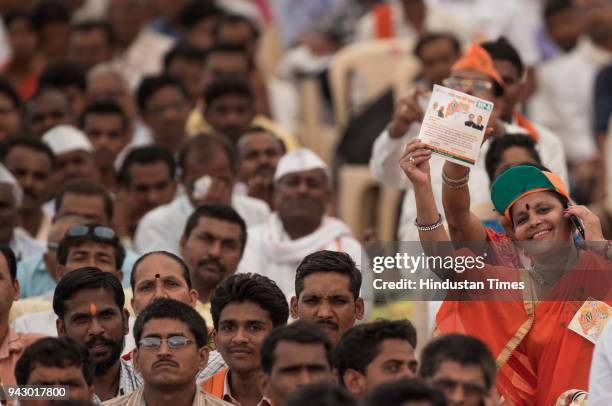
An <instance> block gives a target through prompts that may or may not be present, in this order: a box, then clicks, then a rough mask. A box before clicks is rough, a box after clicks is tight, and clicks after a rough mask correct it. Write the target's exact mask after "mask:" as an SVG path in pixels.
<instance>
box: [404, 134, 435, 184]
mask: <svg viewBox="0 0 612 406" xmlns="http://www.w3.org/2000/svg"><path fill="white" fill-rule="evenodd" d="M430 158H431V151H430V150H429V149H426V148H425V144H423V142H421V140H420V139H418V138H415V139H413V140H410V141H409V142H408V143H407V144H406V147H405V148H404V153H403V154H402V157H401V158H400V161H399V164H400V166H401V167H402V170H403V171H404V173H405V174H406V176H407V177H408V179H410V182H412V184H413V185H414V187H425V186H431V177H430V173H429V159H430Z"/></svg>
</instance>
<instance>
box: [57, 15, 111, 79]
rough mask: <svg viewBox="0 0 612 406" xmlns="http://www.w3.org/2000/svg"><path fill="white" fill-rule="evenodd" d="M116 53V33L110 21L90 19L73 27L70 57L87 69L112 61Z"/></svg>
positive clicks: (69, 49) (69, 50)
mask: <svg viewBox="0 0 612 406" xmlns="http://www.w3.org/2000/svg"><path fill="white" fill-rule="evenodd" d="M114 53H115V33H114V31H113V28H112V27H111V25H110V24H109V23H108V22H106V21H95V20H89V21H83V22H81V23H78V24H76V25H73V26H72V27H71V30H70V42H69V48H68V55H69V58H70V60H72V61H74V62H77V63H78V64H79V65H81V67H82V68H83V69H85V70H86V71H89V70H90V69H91V68H93V67H94V66H96V65H98V64H100V63H104V62H108V61H110V60H111V59H112V58H113V56H114Z"/></svg>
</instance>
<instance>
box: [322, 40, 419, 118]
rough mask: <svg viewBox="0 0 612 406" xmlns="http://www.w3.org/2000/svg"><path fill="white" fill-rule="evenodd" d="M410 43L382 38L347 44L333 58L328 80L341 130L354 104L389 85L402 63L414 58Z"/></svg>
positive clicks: (355, 108)
mask: <svg viewBox="0 0 612 406" xmlns="http://www.w3.org/2000/svg"><path fill="white" fill-rule="evenodd" d="M413 47H414V41H413V40H406V39H398V38H393V39H384V40H372V41H365V42H359V43H356V44H353V45H349V46H347V47H345V48H343V49H342V50H340V51H338V53H337V54H336V55H334V56H333V58H332V60H331V64H330V68H329V79H330V86H331V92H332V98H333V103H334V113H335V117H336V123H337V124H338V125H339V126H340V127H342V126H343V125H344V124H346V122H347V121H348V118H349V116H350V114H351V113H352V112H354V111H356V110H357V105H363V104H365V103H366V102H368V101H371V100H372V99H374V98H375V97H376V96H378V95H379V94H380V93H382V92H383V91H384V90H385V89H386V88H388V87H389V86H392V85H393V83H394V79H395V71H396V69H397V68H398V66H401V63H402V61H405V60H407V59H408V60H410V59H414V58H415V57H414V56H413V55H412V52H411V51H412V49H413Z"/></svg>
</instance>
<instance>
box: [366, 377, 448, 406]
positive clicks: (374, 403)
mask: <svg viewBox="0 0 612 406" xmlns="http://www.w3.org/2000/svg"><path fill="white" fill-rule="evenodd" d="M410 401H420V402H429V403H430V404H431V405H432V406H446V399H445V398H444V394H443V393H442V392H440V391H439V390H438V389H435V388H432V387H431V386H429V385H427V384H425V383H424V382H422V381H420V380H418V379H402V380H400V381H394V382H387V383H383V384H382V385H380V386H378V387H376V388H374V389H373V390H372V392H370V393H369V394H368V396H367V404H368V405H369V406H389V405H403V404H405V403H406V402H410Z"/></svg>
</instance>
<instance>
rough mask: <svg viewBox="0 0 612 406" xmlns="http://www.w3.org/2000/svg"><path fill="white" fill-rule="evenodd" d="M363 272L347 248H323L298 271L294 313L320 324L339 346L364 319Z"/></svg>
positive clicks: (293, 316)
mask: <svg viewBox="0 0 612 406" xmlns="http://www.w3.org/2000/svg"><path fill="white" fill-rule="evenodd" d="M360 289H361V272H359V269H357V266H356V265H355V261H353V259H352V258H351V256H350V255H348V254H346V253H344V252H335V251H319V252H315V253H312V254H310V255H308V256H306V257H305V258H304V260H303V261H302V262H301V263H300V264H299V265H298V267H297V270H296V275H295V296H293V297H292V298H291V317H292V318H294V319H298V318H299V319H300V320H307V321H311V322H314V323H315V324H317V325H318V326H319V327H320V328H321V330H322V331H323V332H324V333H325V334H326V335H327V336H328V337H329V339H330V341H331V343H332V345H333V346H334V347H335V346H336V345H337V344H338V342H339V341H340V338H341V337H342V335H343V334H344V333H345V332H346V331H347V330H348V329H350V328H351V327H353V325H354V324H355V321H357V320H361V319H363V316H364V307H365V306H364V302H363V299H362V298H361V297H359V290H360Z"/></svg>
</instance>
